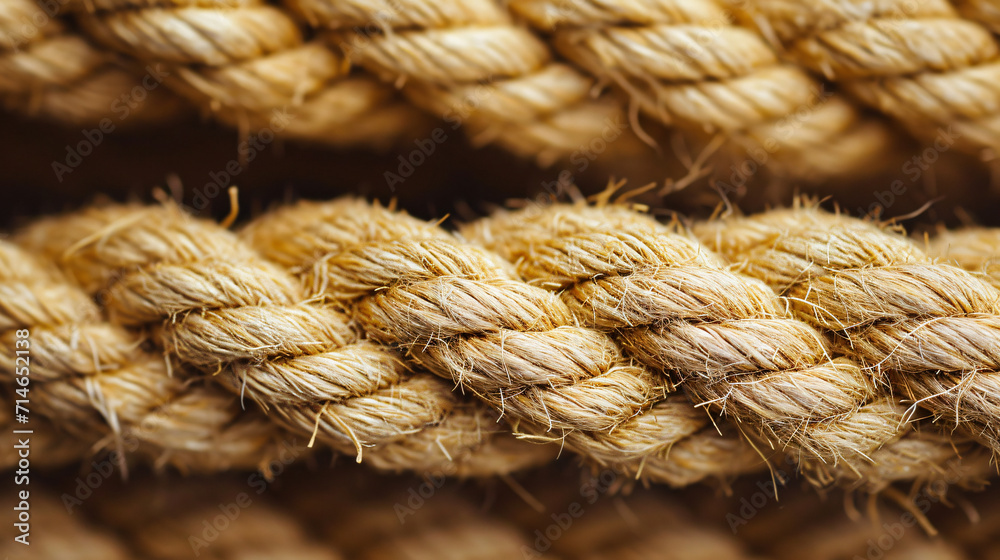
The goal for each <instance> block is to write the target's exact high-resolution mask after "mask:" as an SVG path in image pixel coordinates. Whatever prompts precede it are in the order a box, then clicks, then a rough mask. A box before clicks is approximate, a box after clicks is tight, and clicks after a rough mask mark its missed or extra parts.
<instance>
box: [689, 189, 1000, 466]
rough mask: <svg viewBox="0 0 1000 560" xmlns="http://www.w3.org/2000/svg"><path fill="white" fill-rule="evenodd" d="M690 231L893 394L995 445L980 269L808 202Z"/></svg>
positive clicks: (990, 296) (993, 381) (990, 346)
mask: <svg viewBox="0 0 1000 560" xmlns="http://www.w3.org/2000/svg"><path fill="white" fill-rule="evenodd" d="M699 235H700V236H701V237H702V239H703V240H704V241H705V242H706V243H707V244H708V245H709V246H711V247H713V248H716V249H718V250H719V251H720V252H722V253H723V254H724V255H726V256H727V258H729V259H730V260H732V261H733V262H734V264H735V267H736V268H737V269H738V270H741V271H743V272H745V273H747V274H749V275H751V276H755V277H757V278H760V279H762V280H764V281H765V282H767V283H768V284H769V285H771V286H772V287H773V288H774V289H775V290H776V291H778V292H779V293H781V294H782V295H783V297H784V298H785V300H786V301H787V302H788V305H789V306H790V307H791V309H793V310H794V311H795V313H796V315H797V316H799V317H800V318H802V319H803V320H805V321H808V322H810V323H812V324H814V325H816V326H817V327H819V328H821V329H824V330H825V331H826V332H828V333H831V335H833V336H834V337H835V338H836V340H837V344H838V345H839V346H840V347H841V348H843V349H844V351H846V352H850V353H852V354H853V355H854V356H856V357H857V359H858V361H859V362H860V363H861V364H862V365H863V366H864V367H865V369H866V370H867V371H869V372H871V373H872V374H873V375H875V376H876V377H877V378H879V379H883V380H887V381H888V382H891V383H892V385H893V386H894V387H895V389H896V390H898V391H899V392H900V394H901V396H903V397H905V398H907V399H908V400H909V401H910V402H912V403H914V404H915V405H916V406H919V407H922V408H925V409H927V410H928V411H930V412H931V413H932V414H933V415H934V416H935V417H936V418H941V419H943V420H945V421H948V422H951V423H953V424H957V425H958V426H959V427H960V428H962V429H964V430H966V431H968V432H970V433H972V434H974V435H975V436H976V437H977V438H979V439H980V440H981V441H982V442H983V443H984V444H985V445H987V446H988V447H989V448H990V449H992V450H993V451H994V452H996V451H997V450H998V449H1000V433H998V431H997V426H996V418H997V413H998V409H997V405H998V403H997V396H998V395H1000V388H998V387H997V380H998V378H1000V377H998V374H997V371H998V365H1000V364H998V362H997V358H998V351H1000V344H998V340H1000V334H998V333H1000V291H998V290H997V289H996V288H995V287H993V286H992V285H990V282H989V281H988V280H987V279H986V278H984V277H983V276H981V275H977V274H972V273H969V272H966V271H965V270H962V269H960V268H957V267H955V266H953V265H950V264H947V263H944V262H936V261H935V260H933V259H932V258H930V257H929V256H928V255H927V254H926V253H924V252H923V251H921V250H920V249H919V248H918V247H916V246H915V245H914V244H913V243H912V242H911V241H910V240H908V239H906V238H904V237H902V236H899V235H896V234H893V233H891V232H888V231H885V230H883V229H881V228H879V227H878V226H877V225H875V224H872V223H869V222H864V221H861V220H858V219H854V218H849V217H847V216H842V215H839V214H829V213H825V212H822V211H819V210H817V209H815V208H812V207H808V206H803V207H796V208H791V209H786V210H779V211H773V212H769V213H766V214H762V215H758V216H753V217H750V218H737V219H732V220H724V221H719V222H716V223H708V224H704V225H703V226H702V227H701V228H700V231H699ZM994 250H995V249H994Z"/></svg>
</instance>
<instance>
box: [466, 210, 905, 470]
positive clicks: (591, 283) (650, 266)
mask: <svg viewBox="0 0 1000 560" xmlns="http://www.w3.org/2000/svg"><path fill="white" fill-rule="evenodd" d="M466 233H467V234H470V235H472V237H473V238H475V239H477V240H479V241H481V242H482V243H485V244H486V245H487V246H489V247H491V248H493V249H496V250H498V251H500V252H501V253H502V254H503V256H504V257H505V258H507V259H508V260H510V261H511V262H515V263H517V264H518V268H519V270H520V271H521V273H522V274H523V275H524V276H525V277H526V278H527V279H528V280H529V281H530V282H532V283H535V284H537V285H539V286H544V287H545V288H547V289H549V290H552V291H555V292H557V293H559V294H560V296H561V297H562V299H563V301H565V302H566V303H567V305H569V307H570V308H571V309H572V310H573V312H574V314H575V316H576V317H577V318H578V320H580V321H581V322H582V323H584V324H586V325H588V326H591V327H594V328H598V329H602V330H608V331H610V332H612V333H614V334H616V336H617V337H618V338H619V339H620V340H621V341H622V343H623V344H624V346H625V347H626V348H627V349H629V350H630V351H631V353H632V354H633V355H634V356H636V357H637V358H638V359H639V360H640V361H642V362H643V363H645V364H646V365H648V366H649V367H650V368H652V369H654V370H655V371H662V372H664V373H666V374H672V375H674V376H675V378H676V379H677V380H678V381H679V382H681V383H683V385H684V387H685V388H686V389H687V390H688V392H689V396H690V397H691V398H692V401H694V402H695V403H698V404H702V405H705V404H709V405H712V406H713V407H715V408H716V409H718V410H721V411H723V412H726V413H728V414H729V415H730V416H732V417H734V418H737V419H739V420H741V423H742V424H743V425H747V426H748V427H749V428H750V430H752V431H753V432H754V433H756V434H758V435H759V436H761V437H763V439H764V440H765V441H767V442H768V443H769V444H770V445H771V447H772V448H777V449H782V450H784V449H785V448H786V446H789V445H790V446H791V447H792V448H793V450H795V451H798V452H799V453H802V454H803V455H804V457H803V459H804V460H809V459H819V460H820V461H823V462H827V463H829V464H830V465H834V466H835V465H837V464H838V463H839V462H841V461H843V462H845V463H847V465H849V466H850V465H852V464H857V463H860V462H862V461H867V460H868V459H867V458H868V456H869V455H870V454H871V453H872V452H873V451H874V450H875V449H877V448H879V447H881V446H882V445H883V444H884V443H886V442H888V441H890V440H892V439H894V438H895V437H896V435H897V430H898V429H899V427H900V426H899V424H900V418H899V416H900V415H899V412H898V411H897V410H896V409H895V407H894V406H893V405H892V404H891V403H889V402H887V401H885V400H883V399H880V398H879V395H878V392H877V391H876V387H875V383H874V382H873V381H872V379H870V377H869V376H868V375H866V374H865V373H863V372H862V371H861V370H860V368H858V366H857V365H855V364H854V363H852V362H850V361H849V360H845V359H842V358H838V359H833V358H832V357H831V355H830V353H829V352H828V350H827V348H826V346H825V344H824V341H823V339H822V338H821V337H820V336H819V334H818V333H816V332H815V331H813V329H811V328H810V327H809V326H808V325H806V324H805V323H802V322H800V321H797V320H794V319H791V318H790V317H788V316H786V315H785V313H784V310H783V309H781V308H780V307H779V306H778V305H777V302H776V301H775V297H774V295H773V294H772V292H771V291H770V289H768V288H767V287H766V286H764V285H763V284H760V283H758V282H755V281H753V280H752V279H750V278H746V277H741V276H739V275H736V274H733V273H731V272H728V271H726V270H725V269H724V268H722V266H720V264H719V262H718V260H717V259H716V257H715V256H714V255H712V254H711V253H709V252H707V251H705V249H704V248H703V247H701V246H700V245H699V244H698V243H697V242H695V241H692V240H690V239H688V238H686V237H683V236H681V235H679V234H677V233H675V232H673V231H671V230H670V229H669V228H667V227H665V226H662V225H660V224H658V223H657V222H656V221H655V220H653V219H652V218H650V217H647V216H644V215H641V214H639V213H637V212H633V211H630V210H626V209H623V208H621V207H613V206H611V207H603V208H594V207H586V206H580V205H576V206H568V205H565V206H564V205H556V206H551V207H548V208H544V209H538V208H531V207H529V208H528V209H526V210H522V211H519V212H515V213H510V214H499V215H495V216H493V217H491V218H488V219H485V220H482V221H481V222H479V223H477V224H474V225H473V226H472V227H470V228H468V229H467V230H466Z"/></svg>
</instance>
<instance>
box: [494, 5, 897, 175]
mask: <svg viewBox="0 0 1000 560" xmlns="http://www.w3.org/2000/svg"><path fill="white" fill-rule="evenodd" d="M511 8H512V10H513V11H514V12H515V13H517V14H519V15H521V16H523V17H524V18H525V19H527V20H528V21H529V22H530V23H531V24H532V25H533V26H534V27H536V28H538V29H539V30H542V31H545V32H550V33H552V37H551V39H552V42H553V45H554V46H555V48H556V49H557V50H558V51H559V52H560V53H562V54H563V55H564V56H566V57H567V58H568V59H570V60H572V61H573V62H575V63H577V64H578V65H580V66H581V67H583V68H585V69H586V70H587V71H588V72H590V73H591V74H593V75H594V76H596V77H598V78H601V79H603V80H606V81H614V82H616V83H618V84H619V85H620V86H621V87H622V88H623V89H625V90H626V91H627V92H628V93H629V94H630V97H631V98H632V99H633V100H634V101H635V102H637V103H638V104H639V105H640V107H642V109H643V110H644V111H645V112H646V113H648V114H649V115H651V116H652V117H653V118H657V119H659V120H662V121H664V122H666V123H667V124H673V123H676V124H677V125H678V126H679V127H681V128H683V129H685V130H686V131H688V132H694V133H696V134H697V133H704V132H706V131H707V132H717V131H721V132H723V133H724V134H726V135H727V136H729V137H730V138H732V139H733V140H735V141H736V142H737V143H738V145H741V151H743V152H746V151H747V150H754V151H755V152H758V153H765V154H773V155H774V158H775V159H777V160H778V161H779V162H781V163H782V165H783V166H784V167H789V168H796V173H797V174H799V175H803V174H805V173H806V172H805V171H804V170H803V168H812V169H813V170H814V171H818V172H819V173H821V174H823V175H830V174H836V173H843V172H844V171H845V169H844V167H845V162H851V163H850V164H848V165H855V166H857V167H858V168H863V167H866V166H867V167H871V165H872V160H871V159H870V158H871V157H872V156H877V155H878V154H880V153H883V152H885V151H886V148H887V146H886V143H887V138H888V131H887V130H885V128H884V127H883V126H880V125H876V124H874V123H873V122H868V123H866V124H865V125H859V124H858V123H859V120H860V119H859V116H858V115H857V112H856V110H855V109H854V108H853V107H851V106H850V105H849V104H848V103H846V102H845V101H844V100H843V99H839V98H832V99H831V98H830V96H831V95H832V94H831V93H830V92H827V91H824V90H823V87H824V86H821V85H820V84H819V83H818V82H816V81H815V80H813V79H812V78H810V77H808V76H807V75H806V74H805V73H804V72H803V71H802V70H801V69H800V68H797V67H795V66H793V65H791V64H783V63H779V62H778V59H777V56H776V54H775V53H774V52H773V51H772V50H771V48H770V47H769V46H768V45H767V44H765V42H764V41H763V39H762V38H761V37H760V36H759V35H757V34H756V33H755V32H754V31H752V30H749V29H744V28H741V27H737V26H736V25H734V24H733V23H732V22H731V20H730V14H729V13H728V12H727V11H726V10H724V9H723V7H722V6H721V5H720V4H719V3H717V2H714V1H708V2H684V1H676V0H658V1H638V2H620V3H605V2H567V1H564V0H515V1H514V2H512V3H511ZM798 112H802V113H805V114H806V115H807V117H806V118H804V119H799V120H797V117H796V113H798ZM740 155H743V156H744V157H745V153H744V154H740Z"/></svg>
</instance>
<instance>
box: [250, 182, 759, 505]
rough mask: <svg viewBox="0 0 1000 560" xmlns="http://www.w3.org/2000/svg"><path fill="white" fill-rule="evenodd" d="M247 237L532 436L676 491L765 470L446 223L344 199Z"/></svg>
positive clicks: (279, 217)
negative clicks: (451, 231)
mask: <svg viewBox="0 0 1000 560" xmlns="http://www.w3.org/2000/svg"><path fill="white" fill-rule="evenodd" d="M245 234H246V235H247V237H248V238H249V239H250V240H251V241H252V243H253V244H254V245H255V246H256V247H259V248H260V250H261V252H262V253H263V254H264V255H265V256H267V257H268V258H270V259H272V260H274V261H275V262H278V263H281V264H282V265H284V266H286V267H289V268H292V269H294V270H298V271H299V272H300V274H301V275H302V276H303V279H304V284H305V285H306V286H307V287H308V289H309V290H310V293H312V294H315V295H316V296H318V297H325V298H327V299H329V300H331V301H333V302H336V303H337V304H339V305H342V306H344V307H345V308H347V309H349V310H350V311H349V312H350V313H351V314H352V315H353V317H354V319H355V320H356V321H357V322H358V323H359V324H360V325H361V326H362V327H363V328H364V329H365V331H366V332H367V333H368V336H370V337H371V338H372V339H374V340H377V341H380V342H383V343H387V344H397V345H401V346H402V347H403V348H406V349H408V355H409V356H410V357H412V358H413V359H414V360H416V361H417V362H419V363H420V364H422V365H424V366H426V367H427V368H428V369H430V370H431V371H433V372H435V373H437V374H438V375H441V376H443V377H445V378H447V379H451V380H453V381H454V382H455V383H456V384H460V385H461V386H462V387H463V388H464V389H465V390H467V391H470V392H472V393H475V394H476V395H478V396H479V397H481V398H483V399H485V400H486V401H487V402H490V403H491V404H493V405H494V406H495V407H496V408H497V409H498V410H500V411H502V412H503V413H504V414H505V415H507V416H508V417H509V418H511V419H512V420H511V421H512V422H514V423H515V426H514V427H515V429H517V430H519V431H521V432H524V434H523V435H524V437H528V438H529V439H534V440H541V441H561V443H562V444H563V445H565V446H567V447H569V448H570V449H572V450H574V451H576V452H578V453H580V454H581V455H583V456H584V457H585V458H587V459H590V460H592V461H594V462H596V463H598V464H600V465H614V466H617V467H619V468H622V469H624V470H626V471H628V472H631V473H633V474H635V475H636V476H641V477H644V478H648V479H652V480H657V481H661V482H667V483H670V484H673V485H678V486H679V485H685V484H690V483H692V482H695V481H698V480H701V479H703V478H706V477H712V476H725V475H731V474H737V473H739V472H742V471H745V470H748V469H754V468H759V467H760V466H761V463H762V460H761V459H760V457H758V456H757V454H756V453H755V452H754V451H753V450H752V449H751V448H750V447H749V446H747V445H746V444H745V443H744V442H743V441H742V440H741V439H739V438H738V437H735V436H734V435H733V434H732V433H730V432H729V431H728V430H727V431H726V436H725V437H720V436H719V434H718V433H716V431H715V430H714V428H711V427H706V424H707V418H706V417H704V416H703V415H702V414H701V413H700V412H698V411H696V410H694V409H693V408H692V407H691V406H690V404H689V403H688V402H687V401H686V400H684V399H683V398H673V397H668V396H667V394H666V393H667V390H668V387H667V385H668V381H667V379H666V378H665V377H663V376H660V375H658V374H656V373H654V372H651V371H649V370H647V369H646V368H644V367H641V366H639V365H637V364H634V363H631V362H630V361H629V360H627V359H625V357H624V356H623V355H622V353H621V351H620V350H619V348H618V346H617V345H616V344H615V343H614V341H613V340H611V338H609V337H608V336H607V335H605V334H604V333H601V332H599V331H597V330H594V329H590V328H587V327H583V326H580V325H578V321H577V319H576V318H575V317H574V316H573V314H572V312H571V310H570V308H569V307H568V306H567V305H566V304H565V303H564V302H562V301H561V300H559V299H558V298H556V297H554V296H553V295H552V294H549V293H548V292H546V291H545V290H542V289H540V288H537V287H533V286H529V285H527V284H525V283H524V282H522V281H521V280H520V278H519V277H518V276H517V275H516V273H515V272H514V271H513V270H511V268H510V266H509V265H508V264H507V263H505V262H503V261H501V260H500V259H499V258H498V257H497V256H496V255H494V254H491V253H489V252H487V251H485V250H483V249H481V248H480V247H477V246H475V245H473V244H470V243H464V242H462V241H460V240H459V239H456V238H455V237H454V236H452V235H451V234H449V233H447V232H445V231H444V230H442V229H440V228H439V227H437V226H436V225H435V224H429V223H426V222H422V221H420V220H417V219H414V218H411V217H409V216H408V215H406V214H403V213H400V212H393V211H391V210H389V209H386V208H383V207H381V206H377V205H371V204H368V203H365V202H363V201H360V200H353V199H345V200H340V201H334V202H331V203H318V204H314V203H301V204H298V205H295V206H291V207H287V208H283V209H279V210H276V211H274V212H271V213H269V214H266V215H265V216H263V217H261V218H259V219H258V220H256V221H255V222H254V223H252V224H251V225H250V226H249V227H248V228H247V230H246V232H245Z"/></svg>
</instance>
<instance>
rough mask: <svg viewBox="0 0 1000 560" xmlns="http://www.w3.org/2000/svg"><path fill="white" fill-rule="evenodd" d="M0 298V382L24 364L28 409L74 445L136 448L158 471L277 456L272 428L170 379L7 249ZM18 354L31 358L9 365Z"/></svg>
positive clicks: (0, 266) (80, 299)
mask: <svg viewBox="0 0 1000 560" xmlns="http://www.w3.org/2000/svg"><path fill="white" fill-rule="evenodd" d="M0 294H2V295H0V350H2V354H3V357H2V358H0V364H2V368H0V375H2V377H3V380H4V382H5V383H7V384H9V385H11V386H14V381H15V379H14V377H15V376H14V372H15V371H17V370H18V368H19V367H20V366H21V365H25V364H27V367H28V368H29V371H30V378H29V379H30V383H29V385H27V388H28V390H27V392H26V394H27V395H30V398H28V399H26V400H27V402H30V403H31V407H29V410H30V409H31V408H34V409H35V412H37V413H39V414H41V415H43V416H45V417H47V418H48V419H49V420H51V421H52V422H53V423H54V424H55V425H56V426H57V427H58V428H59V429H62V430H67V431H69V432H70V433H71V435H72V436H73V437H74V438H75V439H78V440H79V441H80V443H82V444H84V445H91V444H93V445H94V446H95V450H96V448H97V447H98V446H102V445H103V446H109V447H111V448H112V449H115V450H117V451H119V452H121V453H122V455H121V456H120V458H121V460H124V453H125V452H126V451H136V450H137V449H135V447H137V446H141V447H142V449H141V450H140V451H141V452H143V453H145V454H149V455H152V456H153V457H154V458H155V459H156V460H157V461H158V462H160V463H169V464H173V465H174V466H176V467H178V468H181V469H185V470H199V471H216V470H224V469H229V468H243V469H245V468H255V467H257V466H258V465H261V464H264V463H266V462H267V460H268V459H269V457H270V455H271V454H272V453H273V452H274V449H272V448H273V447H274V446H275V445H277V444H278V439H279V437H280V434H279V433H278V432H277V431H276V430H275V429H274V427H273V426H272V425H271V423H270V422H267V421H266V419H264V418H262V417H260V416H259V415H255V414H244V413H242V411H241V410H240V408H239V404H238V402H237V399H236V398H234V397H231V396H230V395H228V394H226V393H225V392H223V391H220V390H219V389H218V388H216V387H214V386H206V385H203V384H200V383H185V382H184V381H182V380H181V379H180V378H179V377H171V376H170V375H168V371H167V364H166V362H165V360H164V358H163V357H162V356H160V355H158V354H154V353H149V352H147V351H145V350H144V349H143V347H142V346H141V340H140V339H138V338H136V337H135V336H133V335H132V334H131V333H128V332H127V331H125V330H124V329H122V328H121V327H119V326H116V325H112V324H109V323H108V322H106V321H105V320H104V319H103V318H102V317H101V312H100V310H99V309H98V307H97V306H96V305H95V304H94V303H93V301H91V300H90V298H88V297H87V295H86V294H84V292H83V291H82V290H80V289H79V288H78V287H76V286H73V285H72V284H71V283H70V282H69V281H68V280H66V279H65V278H63V277H62V275H61V274H59V273H58V271H56V270H55V269H53V268H51V267H48V266H46V265H43V264H42V263H40V262H37V261H36V260H35V259H34V257H32V256H31V255H30V254H28V253H27V252H25V251H23V250H21V249H19V248H17V247H15V246H14V245H11V244H10V243H9V242H0ZM25 331H27V332H25ZM25 340H26V341H27V346H26V345H25V344H24V343H23V341H25ZM19 341H21V343H20V344H19ZM25 348H26V349H27V351H28V352H27V353H28V355H29V356H30V357H29V358H27V359H26V360H22V361H20V363H15V362H16V361H17V360H18V356H19V355H23V354H18V353H17V352H16V350H17V349H22V350H23V349H25ZM17 386H18V387H23V385H17ZM22 396H23V395H21V396H18V397H17V398H22ZM11 400H13V399H11ZM105 435H106V437H103V440H104V441H99V440H102V436H105ZM42 437H43V438H44V437H46V436H42ZM70 447H72V446H70Z"/></svg>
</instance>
